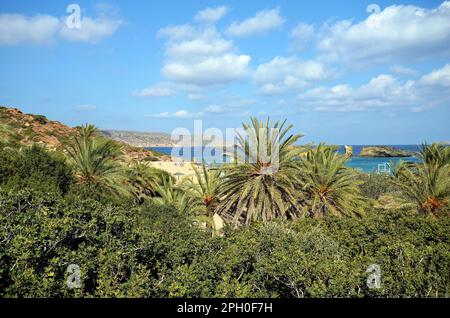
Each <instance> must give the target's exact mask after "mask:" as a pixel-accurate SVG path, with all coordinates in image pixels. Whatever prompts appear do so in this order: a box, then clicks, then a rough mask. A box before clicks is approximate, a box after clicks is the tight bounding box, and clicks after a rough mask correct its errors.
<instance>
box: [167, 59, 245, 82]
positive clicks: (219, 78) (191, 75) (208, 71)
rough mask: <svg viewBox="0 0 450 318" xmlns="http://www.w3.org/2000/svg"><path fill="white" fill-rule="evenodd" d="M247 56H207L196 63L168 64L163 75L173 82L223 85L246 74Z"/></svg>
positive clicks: (180, 62)
mask: <svg viewBox="0 0 450 318" xmlns="http://www.w3.org/2000/svg"><path fill="white" fill-rule="evenodd" d="M249 62H250V56H248V55H234V54H225V55H222V56H209V57H205V58H203V59H200V60H197V61H196V62H193V63H190V62H185V61H174V62H168V63H166V64H165V65H164V67H163V70H162V72H163V74H164V75H165V76H166V77H167V78H169V79H171V80H174V81H179V82H185V83H193V84H197V85H214V84H223V83H228V82H232V81H236V80H239V79H240V78H242V77H243V76H245V75H246V74H247V66H248V63H249Z"/></svg>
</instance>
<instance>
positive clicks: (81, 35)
mask: <svg viewBox="0 0 450 318" xmlns="http://www.w3.org/2000/svg"><path fill="white" fill-rule="evenodd" d="M122 24H123V21H122V20H120V19H110V18H99V19H93V18H89V17H84V18H82V19H81V23H80V28H78V29H77V28H68V27H67V25H66V24H63V27H62V29H61V31H60V32H59V35H60V37H61V38H62V39H64V40H67V41H70V42H86V43H98V42H100V41H101V40H103V39H105V38H108V37H110V36H112V35H113V34H114V33H115V32H116V31H117V29H118V28H119V27H120V26H121V25H122Z"/></svg>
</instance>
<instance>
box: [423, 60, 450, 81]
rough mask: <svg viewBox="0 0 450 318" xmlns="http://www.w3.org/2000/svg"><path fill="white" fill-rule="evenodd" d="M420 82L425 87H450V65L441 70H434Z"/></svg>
mask: <svg viewBox="0 0 450 318" xmlns="http://www.w3.org/2000/svg"><path fill="white" fill-rule="evenodd" d="M420 82H421V83H422V84H424V85H436V86H450V64H447V65H445V66H444V67H443V68H441V69H438V70H433V71H432V72H431V73H429V74H427V75H425V76H423V77H422V78H421V80H420Z"/></svg>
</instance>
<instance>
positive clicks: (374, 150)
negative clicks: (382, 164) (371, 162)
mask: <svg viewBox="0 0 450 318" xmlns="http://www.w3.org/2000/svg"><path fill="white" fill-rule="evenodd" d="M413 155H414V154H413V153H411V152H409V151H406V150H402V149H396V148H393V147H388V146H370V147H364V148H363V149H362V150H361V152H360V154H359V156H360V157H386V158H390V157H411V156H413Z"/></svg>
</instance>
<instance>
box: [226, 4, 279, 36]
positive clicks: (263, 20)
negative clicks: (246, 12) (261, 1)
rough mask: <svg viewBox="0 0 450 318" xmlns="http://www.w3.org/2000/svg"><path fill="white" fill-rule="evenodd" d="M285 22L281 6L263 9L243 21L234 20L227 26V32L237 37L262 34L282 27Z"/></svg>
mask: <svg viewBox="0 0 450 318" xmlns="http://www.w3.org/2000/svg"><path fill="white" fill-rule="evenodd" d="M284 22H285V19H284V18H283V17H282V16H281V14H280V9H279V8H276V9H272V10H263V11H260V12H258V13H257V14H256V15H255V16H254V17H251V18H248V19H246V20H244V21H242V22H233V23H232V24H231V25H230V26H229V27H228V28H227V30H226V34H228V35H231V36H236V37H245V36H251V35H256V34H262V33H265V32H267V31H270V30H273V29H278V28H280V27H281V26H282V25H283V24H284Z"/></svg>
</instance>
